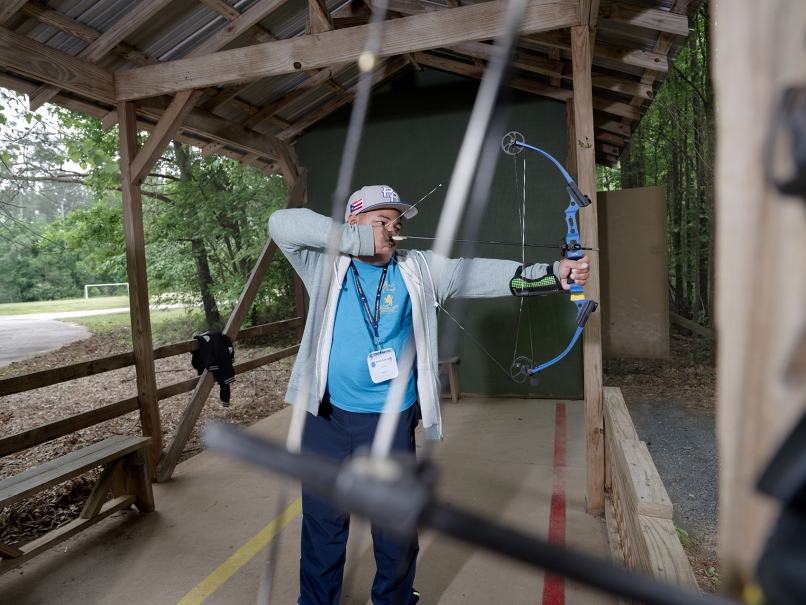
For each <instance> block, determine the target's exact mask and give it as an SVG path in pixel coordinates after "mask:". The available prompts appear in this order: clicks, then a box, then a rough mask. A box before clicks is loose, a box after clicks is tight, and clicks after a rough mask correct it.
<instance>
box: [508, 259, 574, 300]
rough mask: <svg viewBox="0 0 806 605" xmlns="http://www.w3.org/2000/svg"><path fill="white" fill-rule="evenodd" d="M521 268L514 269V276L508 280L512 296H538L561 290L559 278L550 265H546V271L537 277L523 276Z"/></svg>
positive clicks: (522, 268)
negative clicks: (528, 277)
mask: <svg viewBox="0 0 806 605" xmlns="http://www.w3.org/2000/svg"><path fill="white" fill-rule="evenodd" d="M527 266H528V265H527ZM523 270H524V267H522V266H521V267H518V270H517V271H515V277H513V278H512V279H511V280H510V282H509V291H510V292H512V295H513V296H540V295H543V294H556V293H557V292H562V290H563V287H562V284H561V283H560V280H559V278H558V277H557V276H556V275H554V269H553V268H552V266H551V265H549V267H548V272H547V273H546V274H545V275H544V276H543V277H539V278H538V279H527V278H525V277H523V275H522V273H523Z"/></svg>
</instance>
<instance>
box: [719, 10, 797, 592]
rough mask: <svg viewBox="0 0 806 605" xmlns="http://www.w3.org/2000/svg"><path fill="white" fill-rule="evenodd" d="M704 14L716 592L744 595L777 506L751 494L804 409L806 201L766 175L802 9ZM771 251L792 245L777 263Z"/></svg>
mask: <svg viewBox="0 0 806 605" xmlns="http://www.w3.org/2000/svg"><path fill="white" fill-rule="evenodd" d="M710 10H711V11H712V13H711V15H710V23H711V24H716V23H718V24H719V27H716V25H713V27H712V30H711V31H712V35H713V41H712V44H713V48H715V49H717V50H716V52H715V62H714V65H713V73H714V76H715V85H716V95H717V98H718V99H719V111H718V112H717V117H716V119H717V129H718V132H719V139H718V146H717V162H716V170H715V174H716V192H717V194H716V216H717V218H718V220H717V223H716V270H715V277H716V294H717V295H716V320H717V322H716V327H717V332H718V335H719V347H718V349H717V396H718V401H717V423H716V425H717V437H718V439H719V450H720V452H719V454H720V455H719V461H720V478H719V479H720V491H719V509H720V510H719V524H720V535H719V550H720V553H719V562H720V575H721V577H722V582H721V586H720V589H723V590H724V591H725V592H727V593H728V594H730V595H731V596H740V595H741V594H742V591H743V589H744V588H745V586H746V585H747V584H748V583H750V582H752V581H753V577H754V572H755V569H756V565H757V561H758V557H759V555H760V553H761V549H762V548H763V546H764V543H765V541H766V539H767V536H768V535H769V532H770V530H771V527H772V523H773V522H774V520H775V518H776V516H777V514H778V511H779V506H778V503H776V502H774V501H772V500H771V499H770V498H767V497H765V496H763V495H761V494H759V493H758V492H757V491H756V489H755V484H756V481H757V480H758V477H759V474H760V473H761V472H762V471H763V470H764V468H765V466H766V465H767V463H768V462H769V459H770V457H771V456H772V454H773V453H774V451H775V450H776V449H777V448H778V447H779V445H780V443H781V440H782V439H783V438H784V437H785V436H786V434H787V433H788V432H789V431H790V430H792V428H793V426H794V424H795V422H797V420H798V418H799V417H800V415H801V414H803V413H804V401H806V374H804V372H803V370H802V368H801V369H795V368H794V367H793V364H792V362H793V361H795V360H797V354H798V341H799V339H800V336H801V334H802V333H803V331H804V327H805V326H806V304H804V301H806V285H804V282H803V280H802V279H799V278H796V279H794V280H793V279H791V267H797V268H798V269H797V270H796V271H797V273H798V275H800V274H801V272H802V269H801V268H802V267H803V265H804V263H805V262H806V247H804V245H803V242H804V241H806V211H805V210H806V207H804V203H803V199H802V198H797V197H785V196H781V195H780V194H778V193H777V191H776V190H775V189H774V188H773V187H771V186H770V185H769V183H768V182H767V179H766V177H765V170H764V169H765V159H766V156H767V154H768V153H769V150H768V149H767V139H768V137H769V135H770V131H771V128H772V124H773V116H774V110H775V107H776V105H777V103H778V100H779V98H780V95H781V94H782V93H783V91H784V89H785V88H787V87H790V86H798V87H801V86H804V85H806V73H805V72H804V70H803V66H804V65H806V45H804V40H803V32H804V25H805V24H806V3H804V2H779V1H778V0H734V1H731V2H728V3H722V2H720V3H711V5H710ZM750 40H752V43H751V44H750V43H748V41H750ZM748 83H752V86H748V85H747V84H748ZM793 124H794V121H793V122H789V123H782V132H781V133H779V134H780V140H779V141H778V142H777V145H776V147H775V148H776V150H777V156H776V157H777V161H774V162H773V165H774V166H775V167H776V168H779V167H780V169H781V170H782V171H783V172H784V174H788V173H787V172H786V171H788V170H789V169H790V162H791V160H790V158H792V151H793V147H792V143H791V139H788V137H789V136H790V135H791V134H792V129H793V128H794V126H793ZM781 178H782V179H784V176H783V174H782V175H781ZM712 220H713V217H712ZM771 241H774V242H793V243H795V244H796V245H795V246H794V247H793V248H792V249H791V250H788V251H787V254H786V255H785V257H782V255H781V254H780V251H779V250H777V249H776V247H774V246H770V245H769V244H770V242H771ZM784 284H785V286H784ZM794 365H795V366H797V364H794Z"/></svg>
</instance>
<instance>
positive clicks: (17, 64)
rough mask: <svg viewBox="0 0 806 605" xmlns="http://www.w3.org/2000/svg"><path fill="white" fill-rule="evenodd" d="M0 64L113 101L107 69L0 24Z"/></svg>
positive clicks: (81, 92) (111, 81) (112, 89)
mask: <svg viewBox="0 0 806 605" xmlns="http://www.w3.org/2000/svg"><path fill="white" fill-rule="evenodd" d="M0 65H2V66H3V67H7V68H9V69H11V70H13V71H15V72H18V73H21V74H23V75H26V76H30V77H32V78H34V79H36V80H39V81H41V82H47V83H48V84H53V85H56V86H60V87H62V88H65V89H67V90H70V91H72V92H75V93H77V94H79V95H83V96H85V97H89V98H91V99H95V100H98V101H101V102H103V103H109V104H112V105H114V103H115V87H114V81H113V78H112V73H111V72H108V71H106V70H105V69H101V68H100V67H96V66H95V65H92V64H90V63H87V62H86V61H82V60H81V59H77V58H76V57H73V56H71V55H68V54H67V53H64V52H61V51H59V50H56V49H54V48H51V47H49V46H47V45H46V44H42V43H41V42H37V41H36V40H32V39H31V38H28V37H27V36H21V35H20V34H17V33H16V32H13V31H11V30H8V29H5V28H3V27H0Z"/></svg>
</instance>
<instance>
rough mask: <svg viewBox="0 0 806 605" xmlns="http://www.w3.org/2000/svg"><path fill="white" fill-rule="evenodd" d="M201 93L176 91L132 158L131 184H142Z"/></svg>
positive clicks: (196, 91)
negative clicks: (149, 134)
mask: <svg viewBox="0 0 806 605" xmlns="http://www.w3.org/2000/svg"><path fill="white" fill-rule="evenodd" d="M201 94H202V91H201V90H183V91H182V92H178V93H176V96H175V97H174V98H173V100H172V101H171V104H170V105H168V109H166V110H165V113H164V114H162V117H161V118H160V121H159V123H158V124H157V126H156V127H155V128H154V131H153V132H152V133H151V136H149V137H148V140H147V141H146V142H145V144H144V145H143V148H142V149H141V150H140V151H139V152H138V153H137V155H136V156H135V157H134V159H133V160H132V164H131V174H130V177H131V180H132V184H136V185H142V183H143V181H144V180H145V178H146V177H147V176H148V173H149V172H151V169H152V168H153V167H154V164H156V163H157V160H158V159H159V158H160V156H161V155H162V152H163V151H165V148H166V147H167V146H168V143H170V142H171V139H173V137H174V135H175V134H176V133H177V131H178V130H179V127H180V126H181V125H182V122H183V121H184V119H185V118H186V117H187V115H188V114H189V113H190V110H191V109H193V106H194V105H195V104H196V101H197V100H198V99H199V97H200V96H201Z"/></svg>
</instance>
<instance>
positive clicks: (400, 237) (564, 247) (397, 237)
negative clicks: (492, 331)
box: [392, 235, 599, 252]
mask: <svg viewBox="0 0 806 605" xmlns="http://www.w3.org/2000/svg"><path fill="white" fill-rule="evenodd" d="M392 239H393V240H395V241H397V242H402V241H403V240H404V239H421V240H429V241H433V240H436V239H437V238H435V237H421V236H418V235H393V236H392ZM453 241H455V242H468V243H471V244H497V245H499V246H525V247H527V248H559V249H560V250H567V249H570V248H571V246H567V245H563V244H522V243H521V242H495V241H490V240H476V239H455V240H453ZM573 249H574V250H593V251H595V252H598V251H599V248H583V247H581V246H580V247H578V248H577V247H574V248H573Z"/></svg>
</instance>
